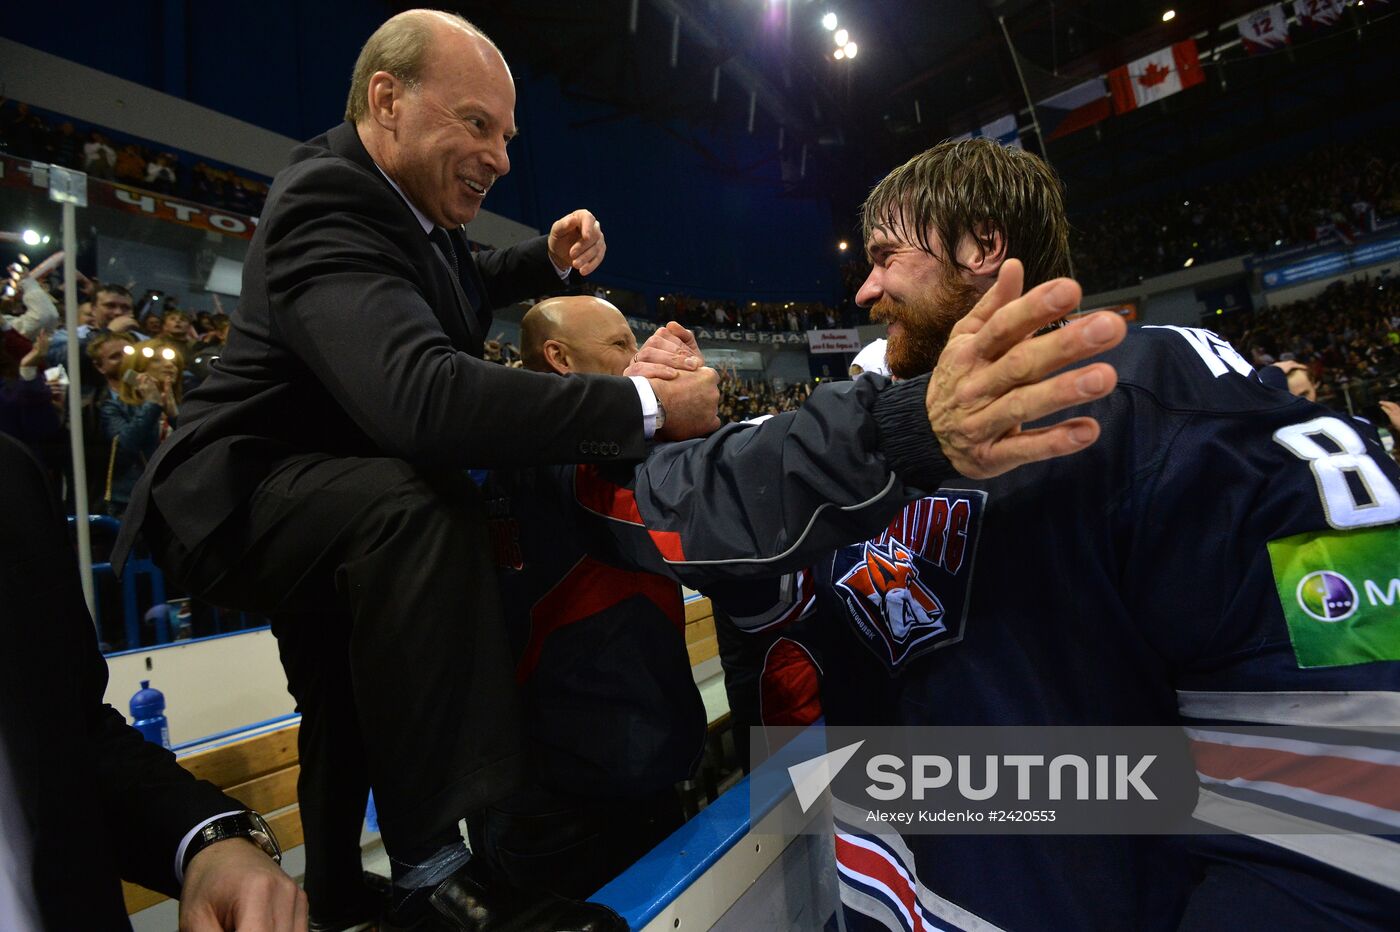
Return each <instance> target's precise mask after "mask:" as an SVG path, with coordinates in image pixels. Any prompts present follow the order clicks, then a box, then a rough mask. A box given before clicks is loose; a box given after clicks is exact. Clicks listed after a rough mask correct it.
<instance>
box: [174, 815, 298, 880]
mask: <svg viewBox="0 0 1400 932" xmlns="http://www.w3.org/2000/svg"><path fill="white" fill-rule="evenodd" d="M229 838H246V839H248V840H249V841H251V842H252V843H253V844H255V845H257V846H258V847H259V848H261V849H262V850H263V853H264V854H266V855H267V856H268V857H270V858H272V860H274V861H276V862H277V863H278V864H281V863H282V847H281V846H280V845H279V844H277V836H276V835H274V834H272V827H271V826H270V825H268V824H267V820H266V819H264V818H263V817H262V816H260V815H258V814H257V813H256V812H254V811H253V810H251V809H244V810H243V811H242V812H235V813H233V814H232V815H226V816H220V817H219V818H217V819H215V820H214V821H212V822H210V823H209V824H208V825H206V826H204V828H202V829H200V830H199V831H197V832H195V834H194V837H193V838H191V839H190V843H189V845H187V846H186V847H185V863H184V864H182V865H181V869H182V870H185V869H188V868H189V866H190V861H192V860H194V856H195V855H196V854H199V852H201V851H203V850H204V849H205V848H207V847H209V846H210V845H212V844H214V842H216V841H224V840H225V839H229Z"/></svg>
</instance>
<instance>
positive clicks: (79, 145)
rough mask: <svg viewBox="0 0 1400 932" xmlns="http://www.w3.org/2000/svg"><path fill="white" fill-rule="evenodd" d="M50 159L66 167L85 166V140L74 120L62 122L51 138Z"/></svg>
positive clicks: (55, 163)
mask: <svg viewBox="0 0 1400 932" xmlns="http://www.w3.org/2000/svg"><path fill="white" fill-rule="evenodd" d="M49 161H50V162H52V163H53V164H54V165H61V166H63V167H64V168H78V169H80V168H82V167H83V140H82V137H81V136H79V135H78V130H77V128H76V127H75V126H73V124H72V122H70V121H68V120H65V121H64V122H62V123H60V124H59V127H58V132H57V133H56V134H54V136H53V137H52V138H51V139H50V140H49Z"/></svg>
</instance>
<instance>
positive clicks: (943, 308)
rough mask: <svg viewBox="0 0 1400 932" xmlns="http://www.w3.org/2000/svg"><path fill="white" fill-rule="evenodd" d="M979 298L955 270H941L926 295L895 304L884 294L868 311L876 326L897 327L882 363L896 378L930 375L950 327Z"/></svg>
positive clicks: (970, 308) (889, 341) (975, 290)
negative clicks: (942, 271) (940, 276)
mask: <svg viewBox="0 0 1400 932" xmlns="http://www.w3.org/2000/svg"><path fill="white" fill-rule="evenodd" d="M981 296H982V293H981V292H980V291H978V290H977V288H976V287H974V286H973V285H971V284H969V283H968V282H966V281H964V280H963V278H962V276H961V275H959V274H958V271H957V269H954V268H948V269H946V270H945V272H944V274H943V276H942V279H941V280H940V281H939V282H938V284H937V285H935V286H934V288H933V289H932V291H931V292H930V293H927V294H921V295H917V296H915V297H913V298H910V299H909V300H907V301H899V300H895V299H894V298H891V297H890V296H889V295H888V294H887V295H885V296H884V297H882V298H881V299H880V300H879V301H877V302H875V304H874V306H872V307H871V309H870V320H871V322H872V323H877V324H899V327H900V329H899V332H898V333H893V334H890V336H889V340H888V342H887V343H886V344H885V362H886V364H887V365H888V366H889V367H890V374H891V375H893V376H894V377H895V378H897V379H912V378H914V377H915V376H919V375H923V374H924V373H925V372H932V371H933V367H934V364H935V363H937V362H938V357H939V355H941V354H942V352H943V347H944V346H946V345H947V344H948V333H949V332H950V331H951V330H952V329H953V325H954V324H956V323H957V322H958V321H959V320H962V318H963V317H965V316H967V312H968V311H970V310H972V307H973V305H975V304H976V303H977V300H978V299H979V298H980V297H981Z"/></svg>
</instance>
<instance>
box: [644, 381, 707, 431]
mask: <svg viewBox="0 0 1400 932" xmlns="http://www.w3.org/2000/svg"><path fill="white" fill-rule="evenodd" d="M651 387H652V390H653V391H655V392H656V400H657V401H659V402H661V404H662V405H663V406H664V407H665V409H666V422H665V423H664V424H663V425H662V427H661V429H660V430H658V431H657V432H656V439H658V440H689V439H690V438H691V437H704V436H705V435H707V434H712V433H714V432H715V431H716V430H718V429H719V375H718V373H716V372H715V370H713V369H711V368H709V367H708V366H702V367H701V368H699V369H696V370H695V371H694V372H689V371H680V372H678V373H677V375H676V377H675V378H674V379H652V380H651Z"/></svg>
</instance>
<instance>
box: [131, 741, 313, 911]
mask: <svg viewBox="0 0 1400 932" xmlns="http://www.w3.org/2000/svg"><path fill="white" fill-rule="evenodd" d="M300 731H301V725H300V724H297V723H295V722H293V723H292V724H289V725H287V726H285V727H282V728H278V729H275V730H273V731H269V732H266V733H264V734H260V735H256V736H254V737H251V738H245V739H243V740H241V741H233V742H231V743H229V744H224V745H220V746H219V747H214V748H210V749H208V750H203V751H195V752H193V753H191V754H189V755H188V756H186V757H182V758H180V766H182V767H184V768H185V769H186V770H188V771H189V772H190V773H192V774H194V775H195V776H196V777H199V778H200V779H201V780H208V781H209V782H210V783H212V784H214V785H215V786H217V787H219V788H220V789H221V790H223V791H224V792H225V793H227V794H228V795H230V796H232V797H233V798H234V799H236V800H238V801H239V802H241V803H242V804H243V805H245V806H247V807H248V808H249V809H254V810H256V811H258V812H260V813H262V814H263V816H264V817H265V818H266V819H267V822H268V825H270V826H271V827H272V831H273V834H275V835H276V836H277V841H278V842H279V843H280V844H281V845H282V850H283V851H286V850H287V849H288V848H294V847H296V846H297V845H299V844H301V842H302V835H301V812H300V811H299V810H298V808H297V775H298V774H299V773H300V772H301V766H300V765H299V764H298V763H297V734H298V733H299V732H300ZM122 892H123V893H124V894H125V895H126V911H127V913H128V914H130V913H135V912H138V911H140V910H143V909H146V908H147V907H149V906H154V905H156V904H157V903H159V902H161V901H162V900H164V899H166V897H165V894H163V893H156V892H155V891H154V890H147V889H146V888H145V887H140V886H137V885H136V884H134V883H127V882H125V881H123V882H122Z"/></svg>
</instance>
